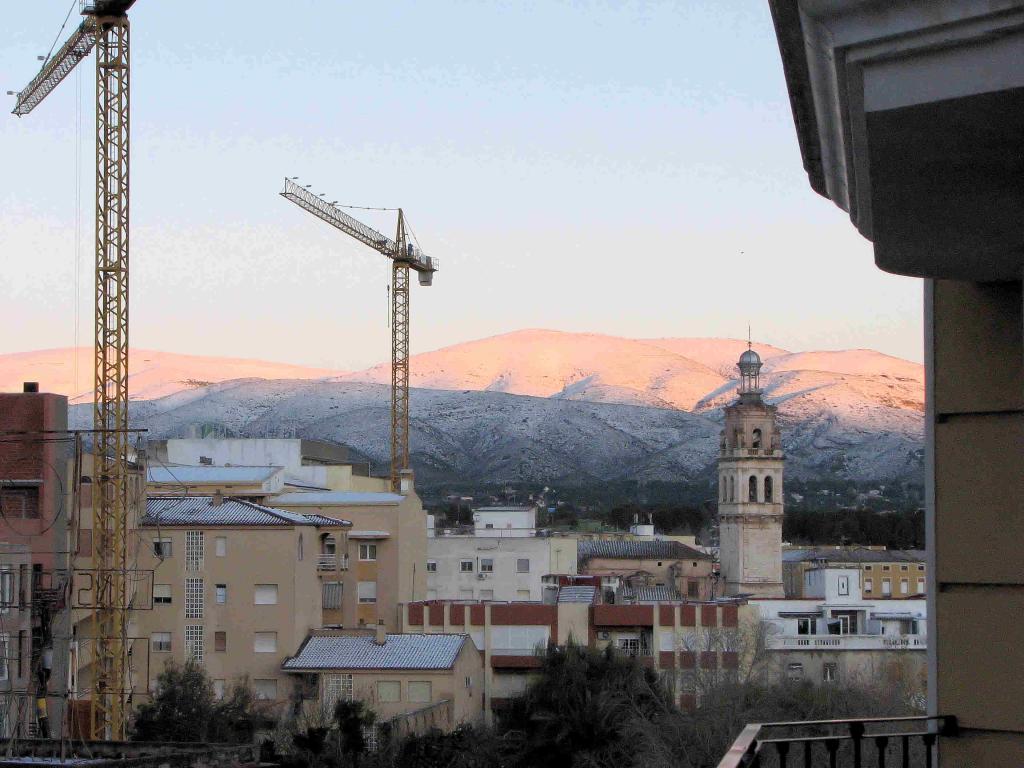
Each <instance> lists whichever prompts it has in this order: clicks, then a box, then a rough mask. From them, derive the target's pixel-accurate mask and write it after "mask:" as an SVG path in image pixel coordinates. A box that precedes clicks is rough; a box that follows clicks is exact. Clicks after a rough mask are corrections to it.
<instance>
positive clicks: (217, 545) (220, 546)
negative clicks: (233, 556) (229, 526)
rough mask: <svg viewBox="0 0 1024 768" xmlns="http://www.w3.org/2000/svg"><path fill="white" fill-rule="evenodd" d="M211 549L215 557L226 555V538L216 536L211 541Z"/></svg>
mask: <svg viewBox="0 0 1024 768" xmlns="http://www.w3.org/2000/svg"><path fill="white" fill-rule="evenodd" d="M213 549H214V553H215V554H216V555H217V557H224V556H225V555H226V554H227V553H228V537H227V536H218V537H217V538H215V539H214V540H213Z"/></svg>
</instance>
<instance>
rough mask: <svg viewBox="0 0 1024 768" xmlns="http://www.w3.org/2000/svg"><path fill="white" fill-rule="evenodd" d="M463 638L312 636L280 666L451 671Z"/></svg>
mask: <svg viewBox="0 0 1024 768" xmlns="http://www.w3.org/2000/svg"><path fill="white" fill-rule="evenodd" d="M466 637H467V636H466V635H433V634H431V635H411V634H409V635H387V636H386V641H385V643H384V645H377V643H376V642H375V641H374V636H373V635H369V634H367V635H313V636H311V637H309V638H308V639H307V640H306V642H305V643H303V644H302V647H301V648H300V649H299V652H298V653H297V654H296V655H295V656H293V657H292V658H290V659H287V660H286V661H285V663H284V664H283V665H282V669H285V670H289V669H292V670H304V669H451V667H452V665H453V664H455V659H456V658H457V657H458V655H459V652H460V651H461V650H462V646H463V644H464V643H465V642H466Z"/></svg>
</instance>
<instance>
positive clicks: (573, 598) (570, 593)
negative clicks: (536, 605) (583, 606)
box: [558, 586, 597, 603]
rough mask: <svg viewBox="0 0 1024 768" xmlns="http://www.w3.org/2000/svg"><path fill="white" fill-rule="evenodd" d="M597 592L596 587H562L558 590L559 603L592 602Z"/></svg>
mask: <svg viewBox="0 0 1024 768" xmlns="http://www.w3.org/2000/svg"><path fill="white" fill-rule="evenodd" d="M596 594H597V587H588V586H576V587H562V588H561V589H560V590H558V602H560V603H592V602H594V596H595V595H596Z"/></svg>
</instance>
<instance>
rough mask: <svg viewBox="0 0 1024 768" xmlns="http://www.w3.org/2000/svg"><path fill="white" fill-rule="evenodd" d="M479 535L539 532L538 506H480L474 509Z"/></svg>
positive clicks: (522, 534) (474, 522) (516, 535)
mask: <svg viewBox="0 0 1024 768" xmlns="http://www.w3.org/2000/svg"><path fill="white" fill-rule="evenodd" d="M473 530H474V533H476V535H477V536H502V537H506V538H507V537H520V538H525V537H527V536H534V535H535V534H536V532H537V508H536V507H479V508H478V509H474V510H473Z"/></svg>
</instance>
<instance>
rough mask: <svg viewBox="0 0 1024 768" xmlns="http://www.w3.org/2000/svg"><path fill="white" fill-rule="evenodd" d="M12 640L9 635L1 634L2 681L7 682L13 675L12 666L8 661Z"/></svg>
mask: <svg viewBox="0 0 1024 768" xmlns="http://www.w3.org/2000/svg"><path fill="white" fill-rule="evenodd" d="M9 646H10V640H9V639H8V636H7V635H0V681H4V682H6V681H7V680H8V679H9V678H10V675H11V670H10V667H9V665H8V663H7V661H8V659H9V658H10V656H9V650H8V649H9Z"/></svg>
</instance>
